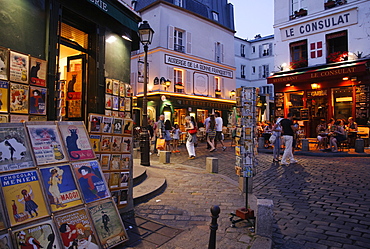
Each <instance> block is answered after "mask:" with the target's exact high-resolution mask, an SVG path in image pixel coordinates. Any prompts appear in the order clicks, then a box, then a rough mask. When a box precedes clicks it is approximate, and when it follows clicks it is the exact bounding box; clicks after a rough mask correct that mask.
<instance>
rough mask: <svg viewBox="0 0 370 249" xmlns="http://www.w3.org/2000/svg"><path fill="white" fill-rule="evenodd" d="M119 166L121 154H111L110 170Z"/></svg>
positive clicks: (117, 168)
mask: <svg viewBox="0 0 370 249" xmlns="http://www.w3.org/2000/svg"><path fill="white" fill-rule="evenodd" d="M120 168H121V154H112V156H111V161H110V168H109V169H110V170H119V169H120Z"/></svg>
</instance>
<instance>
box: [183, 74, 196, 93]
mask: <svg viewBox="0 0 370 249" xmlns="http://www.w3.org/2000/svg"><path fill="white" fill-rule="evenodd" d="M184 76H185V80H186V87H185V91H184V92H185V93H194V91H193V89H192V87H191V72H190V71H189V70H186V75H184Z"/></svg>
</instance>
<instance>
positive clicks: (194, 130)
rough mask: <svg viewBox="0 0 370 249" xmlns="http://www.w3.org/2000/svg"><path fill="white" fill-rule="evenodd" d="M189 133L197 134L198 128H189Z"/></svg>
mask: <svg viewBox="0 0 370 249" xmlns="http://www.w3.org/2000/svg"><path fill="white" fill-rule="evenodd" d="M188 132H189V134H191V135H194V134H197V129H192V130H188Z"/></svg>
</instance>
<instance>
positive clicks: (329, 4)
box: [324, 0, 337, 9]
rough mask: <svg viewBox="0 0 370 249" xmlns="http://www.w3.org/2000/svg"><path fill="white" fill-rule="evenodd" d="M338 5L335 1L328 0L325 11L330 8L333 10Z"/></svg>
mask: <svg viewBox="0 0 370 249" xmlns="http://www.w3.org/2000/svg"><path fill="white" fill-rule="evenodd" d="M336 5H337V4H336V3H335V1H334V0H328V1H327V2H326V3H325V4H324V7H325V9H330V8H333V7H335V6H336Z"/></svg>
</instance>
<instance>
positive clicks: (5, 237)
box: [0, 232, 14, 249]
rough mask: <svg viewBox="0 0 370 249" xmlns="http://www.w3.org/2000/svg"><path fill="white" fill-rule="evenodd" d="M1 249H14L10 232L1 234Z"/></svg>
mask: <svg viewBox="0 0 370 249" xmlns="http://www.w3.org/2000/svg"><path fill="white" fill-rule="evenodd" d="M0 248H2V249H13V248H14V247H13V244H12V238H11V236H10V234H9V233H8V232H3V233H0Z"/></svg>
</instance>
